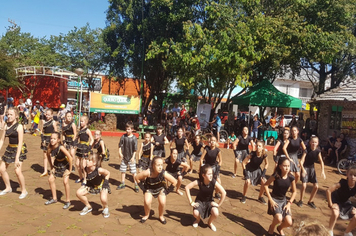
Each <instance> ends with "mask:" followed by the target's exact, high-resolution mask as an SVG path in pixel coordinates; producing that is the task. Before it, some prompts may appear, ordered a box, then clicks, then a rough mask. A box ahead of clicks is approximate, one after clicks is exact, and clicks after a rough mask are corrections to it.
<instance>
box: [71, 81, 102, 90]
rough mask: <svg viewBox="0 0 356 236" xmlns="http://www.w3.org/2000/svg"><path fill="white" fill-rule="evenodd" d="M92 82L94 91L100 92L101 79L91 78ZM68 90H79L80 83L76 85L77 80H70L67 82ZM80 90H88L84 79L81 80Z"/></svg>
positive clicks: (87, 84)
mask: <svg viewBox="0 0 356 236" xmlns="http://www.w3.org/2000/svg"><path fill="white" fill-rule="evenodd" d="M92 82H93V84H94V91H98V92H99V91H100V90H101V79H100V78H93V79H92ZM67 86H68V89H72V90H77V89H80V83H78V79H77V78H70V79H69V80H68V82H67ZM82 89H83V90H88V89H89V83H88V80H87V79H86V78H82Z"/></svg>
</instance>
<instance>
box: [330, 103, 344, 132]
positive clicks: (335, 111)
mask: <svg viewBox="0 0 356 236" xmlns="http://www.w3.org/2000/svg"><path fill="white" fill-rule="evenodd" d="M342 110H343V107H341V106H332V107H331V116H330V125H329V128H330V129H341V113H342Z"/></svg>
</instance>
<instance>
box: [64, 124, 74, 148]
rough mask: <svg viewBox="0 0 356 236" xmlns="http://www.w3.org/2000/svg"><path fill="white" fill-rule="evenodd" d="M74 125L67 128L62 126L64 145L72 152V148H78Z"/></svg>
mask: <svg viewBox="0 0 356 236" xmlns="http://www.w3.org/2000/svg"><path fill="white" fill-rule="evenodd" d="M72 124H73V122H71V123H70V124H68V125H66V126H62V133H63V135H64V145H65V148H66V149H67V150H70V149H71V148H72V147H76V143H75V141H74V140H73V138H74V130H73V127H72Z"/></svg>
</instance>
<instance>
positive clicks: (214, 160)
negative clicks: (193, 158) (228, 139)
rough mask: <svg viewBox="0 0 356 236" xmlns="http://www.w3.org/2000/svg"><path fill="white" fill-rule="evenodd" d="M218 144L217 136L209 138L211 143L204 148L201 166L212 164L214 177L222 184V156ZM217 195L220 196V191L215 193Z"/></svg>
mask: <svg viewBox="0 0 356 236" xmlns="http://www.w3.org/2000/svg"><path fill="white" fill-rule="evenodd" d="M218 145H219V144H218V143H217V140H216V137H215V136H212V137H211V138H210V140H209V145H207V146H206V147H205V148H204V151H203V154H202V156H201V158H200V168H201V166H203V164H205V165H206V164H208V165H209V166H211V168H212V169H213V178H214V179H216V181H218V183H219V184H221V179H220V167H221V165H222V156H221V151H220V149H219V148H218V147H217V146H218ZM200 168H199V173H200ZM215 197H217V198H220V194H219V192H216V193H215Z"/></svg>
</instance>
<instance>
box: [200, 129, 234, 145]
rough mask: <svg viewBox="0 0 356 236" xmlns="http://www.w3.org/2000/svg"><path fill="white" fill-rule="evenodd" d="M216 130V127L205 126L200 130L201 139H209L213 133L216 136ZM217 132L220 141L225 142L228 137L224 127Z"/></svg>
mask: <svg viewBox="0 0 356 236" xmlns="http://www.w3.org/2000/svg"><path fill="white" fill-rule="evenodd" d="M216 132H217V130H216V127H212V129H210V128H209V127H206V128H205V129H203V130H202V137H203V139H209V138H211V137H212V135H213V134H214V135H215V136H216ZM219 134H220V143H225V142H226V141H227V139H228V138H229V134H228V133H227V131H226V130H224V129H221V130H220V132H219Z"/></svg>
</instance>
